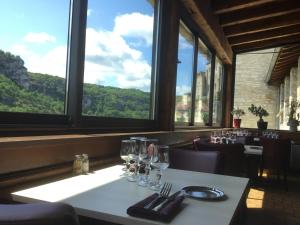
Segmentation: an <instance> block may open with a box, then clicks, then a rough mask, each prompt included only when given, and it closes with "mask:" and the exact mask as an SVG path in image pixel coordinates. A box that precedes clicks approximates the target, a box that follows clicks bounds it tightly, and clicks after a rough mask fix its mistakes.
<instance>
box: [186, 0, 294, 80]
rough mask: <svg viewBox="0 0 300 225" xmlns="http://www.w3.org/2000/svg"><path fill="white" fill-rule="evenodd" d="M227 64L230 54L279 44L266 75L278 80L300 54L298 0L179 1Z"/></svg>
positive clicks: (273, 46)
mask: <svg viewBox="0 0 300 225" xmlns="http://www.w3.org/2000/svg"><path fill="white" fill-rule="evenodd" d="M181 2H182V3H183V4H184V6H185V8H186V9H187V10H188V12H189V14H190V16H191V17H192V18H193V19H194V21H195V22H196V23H197V24H198V26H199V28H200V29H202V31H203V33H204V34H205V35H206V37H207V39H208V40H209V41H210V43H211V44H212V46H213V47H214V48H215V49H216V52H217V54H218V56H219V57H220V58H221V59H222V60H223V62H225V63H227V64H231V63H232V55H233V53H236V54H239V53H244V52H251V51H256V50H261V49H268V48H275V47H281V50H280V52H279V54H278V59H277V61H276V63H275V65H274V69H273V73H272V74H271V76H270V83H274V84H275V83H278V82H280V81H281V80H283V79H284V76H285V75H287V74H288V73H289V69H290V68H291V67H292V66H295V65H296V62H297V59H298V57H299V55H300V0H181Z"/></svg>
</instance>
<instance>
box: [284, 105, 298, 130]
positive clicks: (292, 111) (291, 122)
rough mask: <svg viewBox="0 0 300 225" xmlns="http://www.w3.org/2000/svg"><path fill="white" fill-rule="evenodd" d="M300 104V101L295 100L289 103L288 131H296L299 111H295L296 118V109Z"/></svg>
mask: <svg viewBox="0 0 300 225" xmlns="http://www.w3.org/2000/svg"><path fill="white" fill-rule="evenodd" d="M299 106H300V103H299V102H298V101H296V100H293V101H291V105H290V113H289V120H288V123H287V125H288V126H290V131H293V132H295V131H297V128H298V126H299V113H297V118H296V111H297V108H298V107H299Z"/></svg>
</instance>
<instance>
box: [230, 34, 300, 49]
mask: <svg viewBox="0 0 300 225" xmlns="http://www.w3.org/2000/svg"><path fill="white" fill-rule="evenodd" d="M294 43H300V34H296V35H293V36H290V37H289V38H275V39H272V40H266V41H260V42H255V43H246V44H241V45H236V46H234V47H233V51H234V52H236V53H241V52H249V51H255V50H260V49H266V48H274V47H280V46H284V45H287V44H294Z"/></svg>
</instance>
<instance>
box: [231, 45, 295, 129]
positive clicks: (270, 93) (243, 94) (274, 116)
mask: <svg viewBox="0 0 300 225" xmlns="http://www.w3.org/2000/svg"><path fill="white" fill-rule="evenodd" d="M279 50H280V48H276V49H267V50H263V51H256V52H251V53H248V54H240V55H237V61H236V78H235V93H234V107H235V108H236V107H239V108H241V109H244V110H245V112H246V115H245V116H243V118H242V119H243V120H242V127H248V128H256V127H257V125H256V121H257V120H258V118H257V117H255V116H254V115H252V114H250V112H249V111H248V107H249V106H250V105H251V104H254V105H257V106H259V105H261V106H262V107H263V108H265V109H266V110H267V111H268V112H269V114H270V115H269V116H268V117H266V118H264V119H265V121H268V128H269V129H280V130H288V129H289V126H288V125H287V122H288V118H289V112H290V105H291V102H292V101H293V100H297V101H299V100H300V69H299V65H300V58H299V59H298V64H297V66H293V67H291V68H290V69H289V70H288V73H287V74H285V78H284V79H283V80H282V81H281V82H280V83H277V84H273V85H270V84H269V78H270V73H272V71H273V67H274V65H275V62H276V60H277V56H278V55H277V53H278V52H279ZM298 111H299V109H298Z"/></svg>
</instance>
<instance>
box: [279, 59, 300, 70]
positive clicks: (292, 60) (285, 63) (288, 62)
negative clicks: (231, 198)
mask: <svg viewBox="0 0 300 225" xmlns="http://www.w3.org/2000/svg"><path fill="white" fill-rule="evenodd" d="M296 61H297V60H296V59H290V60H285V61H281V62H278V63H276V65H275V68H277V69H278V68H282V67H285V66H287V65H290V64H294V63H296Z"/></svg>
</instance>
